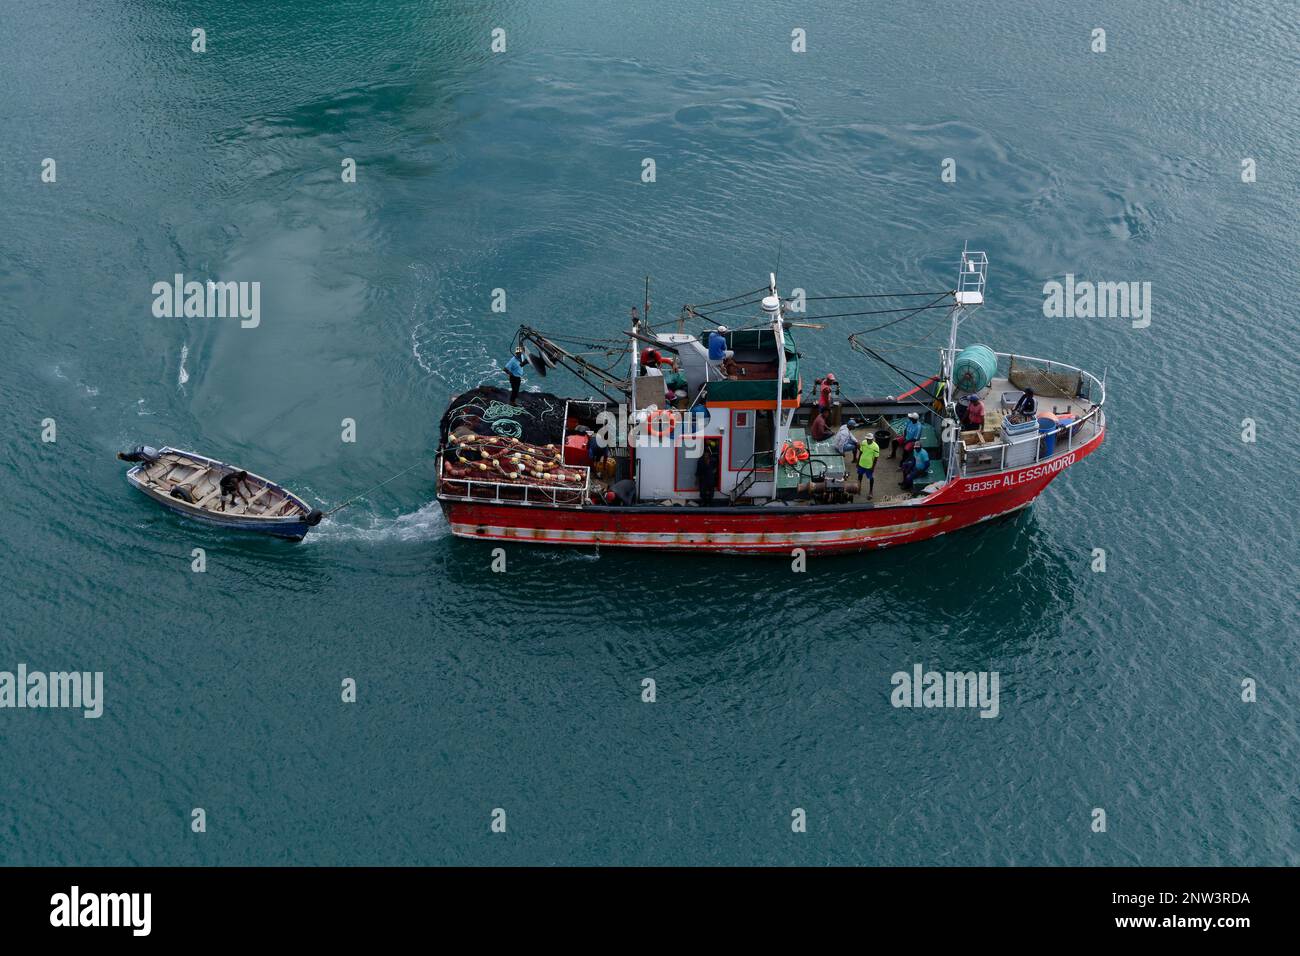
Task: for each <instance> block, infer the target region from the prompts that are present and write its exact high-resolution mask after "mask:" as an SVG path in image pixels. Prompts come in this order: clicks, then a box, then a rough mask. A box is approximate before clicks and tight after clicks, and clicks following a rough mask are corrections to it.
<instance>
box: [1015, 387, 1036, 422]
mask: <svg viewBox="0 0 1300 956" xmlns="http://www.w3.org/2000/svg"><path fill="white" fill-rule="evenodd" d="M1037 412H1038V403H1037V402H1036V401H1034V390H1033V389H1032V388H1027V389H1025V394H1023V395H1021V396H1020V401H1018V402H1016V407H1015V408H1013V409H1011V414H1012V415H1023V416H1024V417H1025V418H1033V417H1034V416H1035V415H1036V414H1037Z"/></svg>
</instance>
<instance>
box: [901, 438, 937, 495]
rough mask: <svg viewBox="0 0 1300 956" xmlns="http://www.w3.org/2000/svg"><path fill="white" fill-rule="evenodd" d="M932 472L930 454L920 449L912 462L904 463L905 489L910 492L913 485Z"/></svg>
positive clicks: (903, 483) (903, 485) (903, 484)
mask: <svg viewBox="0 0 1300 956" xmlns="http://www.w3.org/2000/svg"><path fill="white" fill-rule="evenodd" d="M929 470H930V453H929V452H928V451H926V450H925V449H924V448H920V447H918V448H917V449H916V454H915V455H913V456H912V460H911V461H908V462H904V463H903V482H902V486H901V487H903V488H906V489H907V490H908V491H911V490H913V489H912V483H913V482H915V481H916V479H918V478H921V477H923V476H924V475H925V473H926V472H927V471H929Z"/></svg>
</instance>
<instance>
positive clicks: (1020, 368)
mask: <svg viewBox="0 0 1300 956" xmlns="http://www.w3.org/2000/svg"><path fill="white" fill-rule="evenodd" d="M1007 381H1009V382H1010V383H1011V384H1012V385H1014V386H1015V387H1016V388H1018V389H1020V390H1022V391H1023V390H1024V389H1026V388H1032V389H1033V390H1034V394H1035V395H1040V396H1043V397H1045V398H1052V397H1057V398H1074V397H1075V396H1076V395H1078V394H1079V390H1080V388H1081V387H1082V385H1083V376H1082V375H1080V374H1079V373H1078V372H1064V371H1062V372H1049V371H1047V370H1046V369H1042V368H1038V367H1037V366H1035V365H1025V364H1024V363H1019V362H1017V361H1016V359H1015V356H1012V358H1011V371H1010V372H1008V373H1007Z"/></svg>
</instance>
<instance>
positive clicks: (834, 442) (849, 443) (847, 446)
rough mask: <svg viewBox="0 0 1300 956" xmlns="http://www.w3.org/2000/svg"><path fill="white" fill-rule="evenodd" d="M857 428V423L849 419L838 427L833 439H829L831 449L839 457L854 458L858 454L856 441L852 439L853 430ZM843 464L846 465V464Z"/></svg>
mask: <svg viewBox="0 0 1300 956" xmlns="http://www.w3.org/2000/svg"><path fill="white" fill-rule="evenodd" d="M857 427H858V423H857V422H856V421H854V420H853V419H852V418H850V419H849V420H848V421H847V422H845V423H844V424H843V425H841V426H840V430H839V431H837V432H836V433H835V437H834V438H832V439H831V447H832V448H834V449H835V450H836V451H837V452H839V453H840V454H841V455H853V456H854V457H856V456H857V454H858V440H857V439H856V438H854V437H853V429H855V428H857ZM845 464H846V465H847V464H848V463H847V462H846V463H845ZM846 470H847V468H846Z"/></svg>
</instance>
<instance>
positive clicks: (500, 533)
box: [451, 517, 949, 550]
mask: <svg viewBox="0 0 1300 956" xmlns="http://www.w3.org/2000/svg"><path fill="white" fill-rule="evenodd" d="M948 520H949V519H948V518H947V517H939V518H925V519H922V520H920V521H908V522H905V523H903V524H892V525H883V526H881V527H879V528H835V529H832V530H829V531H789V532H726V531H710V532H690V531H676V532H674V531H602V530H586V529H573V528H521V527H512V526H503V525H478V524H472V523H466V522H459V521H455V522H452V524H451V530H452V533H453V534H456V535H458V536H460V537H462V538H478V539H480V540H484V539H487V540H493V541H537V542H546V543H555V544H593V545H599V544H606V545H633V546H636V547H642V548H681V547H691V548H701V549H705V550H709V549H715V548H728V547H737V546H751V547H752V546H755V545H765V546H767V547H774V548H797V547H801V546H804V545H811V546H814V547H816V546H821V547H825V546H827V545H853V544H877V543H885V542H888V541H889V540H890V539H892V538H898V537H903V536H906V535H911V534H915V533H916V532H917V531H920V530H922V529H925V528H930V527H933V526H935V525H939V524H943V523H944V522H946V521H948Z"/></svg>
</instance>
